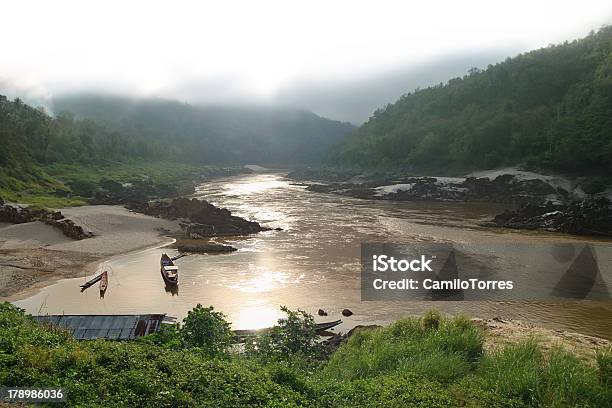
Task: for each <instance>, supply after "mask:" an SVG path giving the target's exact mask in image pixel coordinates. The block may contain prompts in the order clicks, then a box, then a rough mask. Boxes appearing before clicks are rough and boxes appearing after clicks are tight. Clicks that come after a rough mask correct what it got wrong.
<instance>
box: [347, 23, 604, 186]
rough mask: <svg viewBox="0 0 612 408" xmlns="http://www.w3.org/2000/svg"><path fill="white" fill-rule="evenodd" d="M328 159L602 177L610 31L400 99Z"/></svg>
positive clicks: (354, 133) (425, 166) (530, 53)
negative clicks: (519, 167)
mask: <svg viewBox="0 0 612 408" xmlns="http://www.w3.org/2000/svg"><path fill="white" fill-rule="evenodd" d="M335 159H336V161H339V162H341V163H346V164H351V165H355V164H359V165H363V166H401V167H405V168H412V169H430V170H434V171H444V170H445V169H466V168H492V167H497V166H502V165H513V164H521V163H522V164H529V165H533V166H538V167H544V168H551V169H556V170H560V171H565V172H573V173H584V174H594V173H607V174H611V173H612V27H606V28H602V29H601V30H600V31H599V32H597V33H592V34H590V35H589V36H588V37H586V38H584V39H581V40H577V41H573V42H566V43H564V44H560V45H555V46H549V47H546V48H543V49H540V50H537V51H532V52H529V53H525V54H521V55H519V56H517V57H515V58H508V59H507V60H506V61H504V62H502V63H499V64H496V65H493V66H491V65H490V66H489V67H488V68H487V69H486V70H484V71H480V70H478V69H472V70H470V72H469V74H468V75H466V76H464V77H463V78H455V79H451V80H450V81H449V82H448V83H446V84H440V85H438V86H434V87H430V88H427V89H423V90H416V91H414V92H411V93H408V94H406V95H404V96H402V97H401V98H400V99H399V100H398V101H397V102H395V103H394V104H392V105H389V106H387V107H386V108H384V109H380V110H377V111H376V112H374V114H373V116H372V117H371V118H370V120H369V121H368V122H367V123H365V124H364V125H363V126H361V127H360V128H359V129H358V130H357V131H355V132H353V133H352V134H351V135H350V136H349V137H347V138H346V139H344V140H343V141H342V142H341V143H340V144H339V146H338V147H337V150H336V152H335Z"/></svg>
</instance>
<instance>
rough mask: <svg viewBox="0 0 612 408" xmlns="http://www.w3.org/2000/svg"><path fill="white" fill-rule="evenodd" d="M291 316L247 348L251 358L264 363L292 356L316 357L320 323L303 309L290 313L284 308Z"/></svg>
mask: <svg viewBox="0 0 612 408" xmlns="http://www.w3.org/2000/svg"><path fill="white" fill-rule="evenodd" d="M281 310H282V311H283V312H284V313H285V314H287V317H284V318H281V319H279V320H278V324H277V325H276V326H274V327H272V328H271V329H270V330H267V331H266V332H264V333H263V334H261V335H258V336H257V337H256V338H255V339H253V340H252V341H249V342H247V343H246V345H245V351H246V353H247V355H249V356H252V357H256V358H260V359H263V360H278V359H286V358H287V357H290V356H300V357H304V358H307V359H308V358H312V357H316V356H317V355H318V354H319V352H320V347H319V346H318V344H317V343H316V340H317V338H318V336H317V333H316V324H315V321H314V318H313V317H312V315H310V314H308V313H306V312H305V311H303V310H299V309H298V310H297V311H293V310H289V309H288V308H287V307H285V306H282V307H281Z"/></svg>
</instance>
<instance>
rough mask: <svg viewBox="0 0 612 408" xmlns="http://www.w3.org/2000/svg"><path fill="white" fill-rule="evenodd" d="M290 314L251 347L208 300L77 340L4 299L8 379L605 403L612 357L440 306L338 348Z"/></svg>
mask: <svg viewBox="0 0 612 408" xmlns="http://www.w3.org/2000/svg"><path fill="white" fill-rule="evenodd" d="M286 312H287V314H288V316H287V318H285V319H283V320H281V321H280V322H279V327H278V328H276V329H275V330H273V331H272V332H270V333H267V334H262V335H260V336H259V337H257V338H256V339H255V340H254V341H253V344H259V345H264V346H262V347H257V346H253V345H251V346H248V351H247V352H246V353H242V352H240V351H239V350H240V348H238V347H235V346H232V345H231V344H229V341H228V340H229V339H230V336H229V331H228V330H229V325H228V324H227V322H225V320H224V318H223V315H222V314H220V313H218V312H215V311H214V310H213V309H212V308H204V307H201V306H198V307H197V308H196V309H194V310H193V311H192V312H191V313H190V314H189V316H188V317H187V318H186V319H185V322H184V325H182V326H180V327H172V328H169V329H166V330H164V331H162V333H160V334H155V335H151V336H147V337H144V338H142V339H141V340H138V341H133V342H112V341H102V340H95V341H83V342H77V341H75V340H73V339H72V338H71V337H70V336H69V335H68V334H67V333H65V332H63V331H61V330H56V329H51V328H48V327H40V326H38V325H36V324H35V323H34V322H33V321H32V320H31V319H30V318H29V317H28V316H26V315H24V314H23V312H22V311H20V310H18V309H16V308H15V307H13V306H11V305H10V304H8V303H4V304H2V305H0V384H1V385H7V386H18V385H21V386H24V385H27V386H34V387H62V388H63V389H64V390H65V391H66V393H67V395H68V404H69V405H70V406H118V407H120V406H143V407H148V406H151V407H174V406H202V407H241V406H268V407H298V406H311V407H456V406H468V407H485V406H486V407H537V406H550V407H560V406H580V407H604V406H610V404H611V403H612V387H610V385H611V384H612V383H611V381H612V371H611V368H612V355H611V354H610V353H609V352H601V353H600V354H599V355H598V356H597V361H596V363H592V362H583V361H579V360H578V359H577V358H576V357H574V356H573V355H571V354H569V353H567V352H565V351H563V350H561V349H556V350H553V351H552V352H551V353H550V354H549V355H547V356H544V355H543V354H542V352H541V351H540V349H539V348H538V346H537V344H536V343H535V342H533V341H528V342H524V343H520V344H517V345H511V346H507V347H505V348H501V349H499V350H497V351H496V352H494V353H490V354H489V353H485V352H484V351H483V333H482V332H481V331H480V329H478V328H477V327H476V326H475V325H474V324H472V323H471V322H470V321H469V320H467V319H465V318H461V317H457V318H454V319H444V318H440V316H439V315H438V314H437V313H429V314H428V315H427V316H425V317H423V318H421V319H416V318H409V319H404V320H400V321H398V322H396V323H395V324H393V325H391V326H389V327H386V328H383V329H376V330H368V331H359V332H357V333H356V334H355V335H353V336H352V337H351V338H350V339H349V341H348V343H346V344H345V345H343V346H341V347H340V349H338V350H337V351H335V352H334V353H333V354H331V356H328V355H327V354H326V353H325V352H324V351H325V350H324V349H325V348H324V347H322V346H321V345H318V344H317V343H315V342H313V341H312V340H313V337H312V333H313V330H314V327H313V323H312V318H311V317H308V316H307V315H305V314H303V313H301V312H293V311H289V310H286Z"/></svg>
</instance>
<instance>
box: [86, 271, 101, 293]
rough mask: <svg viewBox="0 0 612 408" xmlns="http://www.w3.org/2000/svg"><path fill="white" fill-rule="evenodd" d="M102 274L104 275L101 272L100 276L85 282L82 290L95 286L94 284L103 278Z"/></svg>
mask: <svg viewBox="0 0 612 408" xmlns="http://www.w3.org/2000/svg"><path fill="white" fill-rule="evenodd" d="M102 275H104V273H101V274H99V275H98V276H96V277H94V278H92V279H90V280H88V281H87V282H85V283H84V284H82V285H81V291H84V290H85V289H87V288H89V287H90V286H93V285H94V284H96V283H97V282H99V281H100V280H101V279H102Z"/></svg>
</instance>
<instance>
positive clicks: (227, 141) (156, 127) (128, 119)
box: [52, 95, 354, 165]
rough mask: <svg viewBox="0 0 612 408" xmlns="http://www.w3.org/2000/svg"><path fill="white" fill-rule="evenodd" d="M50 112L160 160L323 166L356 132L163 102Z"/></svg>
mask: <svg viewBox="0 0 612 408" xmlns="http://www.w3.org/2000/svg"><path fill="white" fill-rule="evenodd" d="M52 106H53V110H54V111H55V112H61V111H69V112H72V113H74V114H75V115H76V117H77V118H87V119H93V120H95V121H96V122H99V123H102V124H104V126H106V127H107V128H109V129H112V131H114V132H117V133H118V134H120V135H122V136H124V137H126V138H127V139H128V140H132V141H138V142H139V143H145V144H146V145H148V147H145V146H142V148H143V149H144V150H147V149H151V148H154V149H156V150H159V149H162V151H156V152H153V153H156V154H157V155H162V154H166V155H168V156H169V157H170V158H172V159H178V160H186V161H192V162H203V163H256V164H262V165H266V164H268V165H284V164H289V163H314V162H320V161H322V159H323V158H324V157H325V156H326V155H327V154H328V153H329V151H330V149H331V147H332V146H333V145H334V144H336V143H337V142H338V141H339V140H340V139H341V138H342V137H343V136H345V135H346V134H347V133H349V132H350V131H352V130H353V129H354V127H353V126H352V125H351V124H348V123H342V122H338V121H333V120H329V119H325V118H322V117H320V116H317V115H315V114H314V113H312V112H308V111H299V110H289V109H273V108H261V107H196V106H192V105H189V104H184V103H179V102H176V101H171V100H163V99H128V98H119V97H105V96H96V95H80V96H72V97H64V98H59V99H55V100H54V101H53V104H52ZM151 144H152V145H153V146H151Z"/></svg>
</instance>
